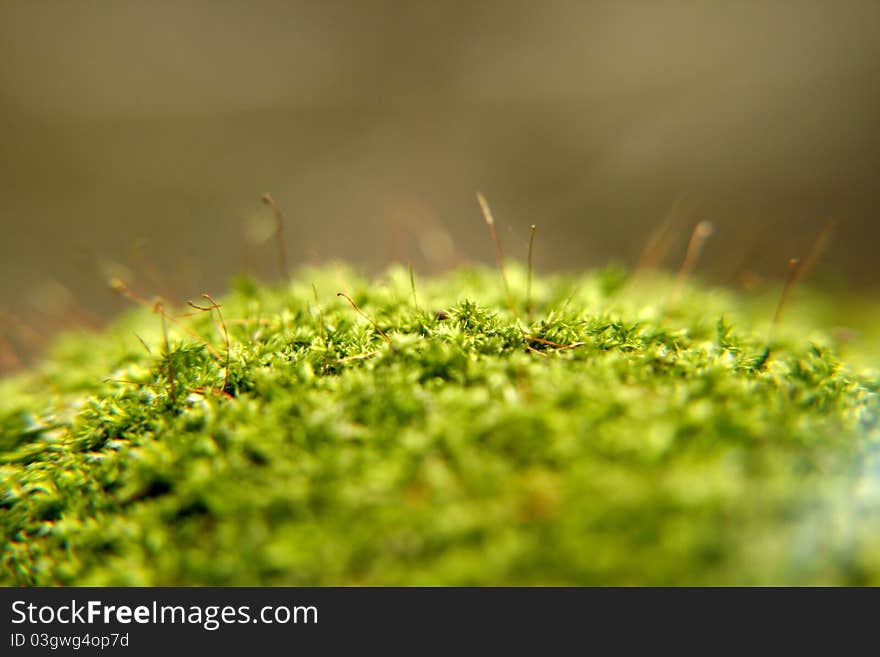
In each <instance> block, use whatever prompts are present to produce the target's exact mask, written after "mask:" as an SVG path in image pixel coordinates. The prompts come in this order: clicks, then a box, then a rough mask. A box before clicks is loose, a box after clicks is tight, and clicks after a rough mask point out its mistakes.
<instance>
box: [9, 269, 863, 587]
mask: <svg viewBox="0 0 880 657" xmlns="http://www.w3.org/2000/svg"><path fill="white" fill-rule="evenodd" d="M279 262H280V263H282V264H281V265H280V266H286V265H284V264H283V253H279ZM529 279H530V277H529V275H528V272H527V271H526V270H524V269H523V268H520V267H517V266H514V265H513V264H510V263H508V267H507V268H506V272H505V285H500V284H499V279H498V273H497V271H490V270H483V269H461V270H457V271H454V272H451V273H449V274H447V275H444V276H442V277H436V278H431V279H427V280H426V279H423V278H421V277H419V276H413V275H412V273H411V271H409V270H405V269H403V268H392V269H391V270H389V271H388V272H387V273H386V274H385V275H384V276H381V277H379V278H377V279H374V280H367V279H365V278H363V277H361V276H359V275H358V274H356V273H355V272H353V271H350V270H347V269H344V268H341V269H338V270H337V269H335V268H328V269H306V270H301V271H299V272H298V273H296V275H295V276H294V277H293V278H291V279H288V280H289V282H287V283H284V284H279V285H274V286H266V285H262V284H257V283H255V282H253V281H251V280H249V279H239V280H238V281H237V282H236V284H235V286H234V290H233V291H232V292H231V293H230V294H228V295H226V296H225V297H224V298H219V297H218V298H217V299H216V301H215V300H214V298H212V297H205V298H204V299H203V300H198V301H194V302H193V305H192V307H186V306H182V307H179V308H174V307H172V306H171V305H168V304H167V302H166V305H164V306H159V307H156V308H135V309H133V310H132V311H131V312H129V313H128V314H126V315H125V316H123V317H121V318H120V319H119V320H117V321H116V322H115V323H114V324H113V325H112V326H111V327H109V328H108V329H106V330H104V331H103V332H102V333H100V334H97V335H95V334H92V335H73V334H71V335H66V336H63V337H61V338H60V339H59V341H58V342H57V344H56V346H55V347H54V349H53V350H52V351H51V352H50V353H49V354H47V356H46V358H45V360H44V362H43V363H42V364H41V365H40V366H38V367H35V368H33V369H32V370H30V371H27V372H24V373H20V374H17V375H15V376H13V377H9V378H6V379H4V380H2V381H0V480H2V492H0V532H2V537H0V538H2V541H0V551H2V562H0V564H2V565H0V578H2V582H3V583H4V584H7V585H18V584H25V585H35V584H40V585H55V584H81V585H95V584H102V585H104V584H108V585H109V584H113V585H190V584H205V585H220V584H229V585H263V584H296V585H323V584H354V585H357V584H381V585H386V584H387V585H393V584H429V585H430V584H435V585H437V584H439V585H467V584H645V585H651V584H842V583H862V584H878V583H880V448H878V445H880V441H878V437H880V435H878V421H877V418H878V397H877V389H878V376H877V374H876V372H875V371H873V370H871V369H869V368H868V365H869V364H870V363H869V361H868V360H867V359H866V358H865V357H864V356H863V354H864V353H869V351H870V350H869V348H867V347H865V348H863V349H862V351H861V352H859V351H858V350H855V349H850V351H841V350H842V349H843V350H846V349H849V347H847V346H846V345H842V344H838V342H837V341H836V340H835V338H834V337H832V336H833V335H834V333H833V332H832V331H831V328H833V327H834V326H835V325H836V324H835V323H833V320H831V321H829V320H828V317H827V314H826V313H827V309H828V308H829V307H830V306H829V303H828V301H827V299H825V298H824V297H822V296H821V295H818V294H813V293H808V291H807V290H804V291H803V295H802V296H801V297H800V298H799V299H798V301H797V303H796V304H793V307H792V308H791V309H790V310H791V312H790V313H789V311H786V313H787V316H786V317H785V318H784V319H783V320H782V321H781V322H779V324H778V325H777V326H775V328H774V329H773V331H772V332H771V331H770V330H769V327H770V323H771V320H772V317H773V304H772V303H769V304H767V303H764V304H753V303H751V302H749V301H747V300H746V299H744V298H743V297H740V296H738V295H736V294H734V293H732V292H728V291H724V290H719V289H708V288H701V287H699V286H697V285H695V284H692V283H687V284H684V285H683V286H682V287H681V289H678V288H677V287H676V281H674V280H670V279H669V278H667V277H661V276H659V275H658V276H654V275H643V276H640V277H637V278H635V279H633V278H631V277H628V276H627V275H626V274H625V273H623V272H621V271H620V270H617V269H606V270H602V271H598V272H594V273H592V274H586V275H583V276H577V277H575V276H563V275H558V276H543V277H542V276H535V277H531V280H529ZM672 290H675V295H676V298H675V303H669V299H670V295H671V291H672ZM340 292H341V293H343V296H337V294H338V293H340ZM153 310H155V311H156V312H152V311H153ZM865 312H869V311H865ZM823 328H824V329H827V332H825V331H823V330H822V329H823ZM768 335H769V336H770V337H769V338H768ZM864 340H866V341H868V343H869V346H870V345H872V344H875V343H873V342H870V340H871V336H870V335H869V334H867V333H866V335H865V337H864ZM840 354H844V356H841V355H840ZM846 354H848V355H846Z"/></svg>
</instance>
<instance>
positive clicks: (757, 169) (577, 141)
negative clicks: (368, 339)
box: [0, 0, 880, 314]
mask: <svg viewBox="0 0 880 657" xmlns="http://www.w3.org/2000/svg"><path fill="white" fill-rule="evenodd" d="M878 25H880V3H878V2H876V1H869V2H856V1H851V0H847V1H841V2H831V1H827V2H809V1H802V2H794V1H792V2H783V1H781V0H780V1H777V2H754V3H753V2H718V3H716V2H710V1H708V0H703V1H698V2H672V1H663V2H659V1H658V2H588V1H586V0H583V1H581V2H514V1H501V0H489V1H486V2H390V1H388V2H372V1H369V2H368V1H363V0H349V1H347V2H330V1H325V2H272V1H266V0H260V1H250V2H244V1H242V2H226V1H214V2H195V1H178V2H172V1H168V2H146V1H143V2H125V1H121V0H113V1H96V2H78V1H69V2H62V1H61V0H59V1H57V2H42V1H38V0H18V1H13V0H0V149H2V159H0V227H2V241H0V275H2V286H0V305H5V306H9V307H13V308H25V307H33V306H35V305H39V304H42V303H52V302H53V301H52V300H53V299H59V298H62V297H64V295H67V294H68V292H67V291H65V290H69V294H70V295H72V296H73V297H75V298H76V299H78V303H80V304H82V306H83V307H84V308H86V309H89V310H91V311H95V312H98V313H105V314H106V313H107V312H108V311H109V310H112V308H113V303H114V301H113V297H112V295H111V294H110V293H108V292H107V290H106V287H105V284H104V281H102V277H103V278H106V276H107V275H109V274H111V273H113V272H114V271H124V270H120V269H118V268H117V267H115V266H113V265H112V263H119V264H121V265H125V266H126V267H127V268H128V269H129V270H130V272H131V276H132V278H133V279H134V285H136V286H139V288H140V290H141V291H143V292H144V293H146V294H148V295H152V294H168V293H169V292H168V290H163V289H161V288H163V287H166V288H167V287H171V288H173V289H172V290H171V292H170V293H172V294H175V295H179V298H181V299H182V298H186V297H187V296H189V297H192V296H195V295H198V294H199V293H200V292H202V291H205V290H210V291H212V292H220V291H222V290H223V288H224V287H225V285H226V283H227V281H228V279H229V276H230V275H231V274H233V273H235V272H237V271H239V270H241V269H242V268H244V267H246V266H247V267H251V268H256V269H258V270H260V269H262V271H263V272H265V274H266V275H267V276H269V275H272V272H273V264H274V260H273V258H274V254H273V252H272V251H271V249H270V248H269V246H268V245H264V246H263V247H262V248H259V247H258V246H257V245H256V244H251V245H250V246H249V245H248V241H250V242H259V240H260V239H262V238H264V237H265V236H266V234H267V231H269V230H271V226H272V224H271V215H270V214H269V212H268V209H267V208H266V207H264V206H261V205H260V203H259V196H260V194H261V193H262V192H266V191H270V192H272V193H273V194H274V196H275V197H276V198H277V199H278V202H279V204H280V205H281V206H282V208H283V209H284V210H285V213H286V216H287V218H288V226H287V233H286V236H287V246H288V250H289V253H290V258H291V260H292V261H295V262H302V261H307V260H326V259H330V258H343V259H348V260H352V261H356V262H359V263H362V264H363V265H364V266H366V267H378V266H381V265H382V264H384V263H386V262H387V261H388V260H389V259H392V258H395V259H399V260H401V261H404V262H406V261H412V262H414V263H415V264H416V265H417V266H418V267H419V268H421V269H424V270H430V269H432V268H437V267H441V266H443V264H444V263H446V262H449V261H454V260H485V261H487V262H489V261H491V260H492V257H493V251H492V247H491V244H490V243H489V242H488V238H487V235H486V231H485V226H484V225H483V223H482V220H481V219H480V215H479V211H478V208H477V205H476V203H475V201H474V191H475V190H478V189H479V190H482V191H483V192H485V194H486V195H487V197H488V198H489V200H490V201H491V202H492V204H493V208H494V210H495V215H496V218H497V220H498V222H499V224H500V226H501V236H502V239H503V240H504V241H505V244H506V247H507V251H508V254H509V255H511V256H519V255H523V254H524V252H525V244H526V242H527V235H528V225H529V224H531V223H536V224H538V226H539V231H540V233H539V240H538V247H537V252H536V264H537V265H538V266H539V267H541V268H543V269H558V268H578V267H590V266H594V265H601V264H605V263H607V262H608V261H609V260H612V259H615V260H619V261H621V262H624V263H628V264H634V263H635V262H636V261H637V260H638V257H639V253H640V252H641V250H642V248H643V247H644V245H645V242H646V241H647V239H648V236H649V234H650V233H651V231H652V230H653V229H654V228H656V226H658V225H659V224H660V223H661V221H662V220H663V219H664V217H667V216H668V215H669V213H670V208H672V207H673V205H674V204H675V203H676V200H677V199H678V200H679V203H678V208H679V209H678V210H677V211H676V212H677V214H678V216H679V221H680V228H679V229H680V231H681V234H680V235H679V236H678V237H677V241H676V242H675V244H676V246H675V248H674V249H673V250H671V251H670V253H669V254H668V256H667V264H668V265H669V266H672V267H674V266H675V263H676V261H677V260H678V259H680V257H681V251H682V250H683V249H684V244H685V242H686V240H687V232H688V230H689V228H690V227H691V226H692V225H693V223H694V222H696V221H698V220H700V219H708V220H711V221H712V222H713V223H714V224H715V227H716V232H715V234H714V235H713V237H712V239H711V240H710V242H709V243H708V246H707V251H706V253H705V255H704V258H703V260H702V261H701V263H700V266H699V270H700V272H701V273H702V274H703V275H705V276H708V277H711V278H713V279H715V280H718V281H721V282H725V283H736V282H737V281H738V280H740V279H741V277H742V276H743V274H744V273H747V274H752V273H754V274H760V275H765V276H766V275H770V276H774V275H781V274H784V271H785V262H786V259H787V258H788V257H790V256H794V255H803V252H804V251H805V250H807V249H808V248H809V245H810V243H811V242H812V241H813V240H814V239H815V236H816V234H817V233H819V231H820V230H821V227H822V226H823V225H824V223H825V222H826V220H827V219H828V217H831V216H833V217H835V218H836V219H837V220H839V222H840V223H839V225H838V228H837V230H836V234H835V236H834V239H833V240H832V242H831V243H830V246H829V248H828V250H827V251H826V252H825V254H824V257H823V260H822V269H823V271H824V272H825V273H826V275H827V274H828V273H834V275H837V276H840V277H841V278H843V279H844V280H846V281H848V282H849V283H851V284H853V285H873V284H875V283H876V282H878V278H880V266H878V262H877V257H876V255H875V243H876V239H877V236H878V219H877V208H878V207H880V204H878V201H880V185H878V181H877V176H878V164H880V132H878V123H880V39H878V38H877V27H878ZM673 214H675V213H673ZM248 236H250V237H248ZM62 286H63V287H62ZM53 295H54V296H53ZM64 303H67V301H65V302H64Z"/></svg>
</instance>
